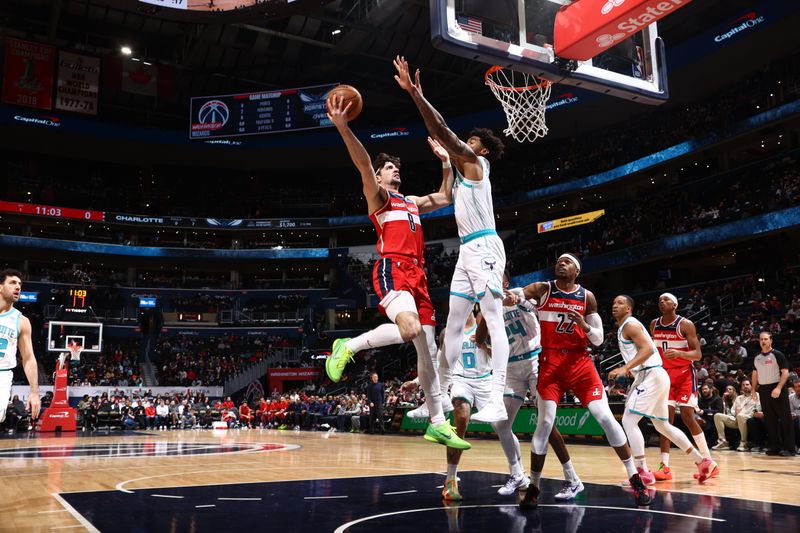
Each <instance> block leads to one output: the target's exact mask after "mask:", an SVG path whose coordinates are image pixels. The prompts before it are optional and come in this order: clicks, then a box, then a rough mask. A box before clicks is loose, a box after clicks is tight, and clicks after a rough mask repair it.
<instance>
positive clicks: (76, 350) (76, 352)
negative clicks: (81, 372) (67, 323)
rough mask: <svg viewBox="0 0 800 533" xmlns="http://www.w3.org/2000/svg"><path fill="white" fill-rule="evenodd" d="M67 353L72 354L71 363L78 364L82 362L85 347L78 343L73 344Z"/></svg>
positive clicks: (68, 347)
mask: <svg viewBox="0 0 800 533" xmlns="http://www.w3.org/2000/svg"><path fill="white" fill-rule="evenodd" d="M67 351H69V354H70V357H69V360H70V361H76V362H78V363H79V362H80V361H81V352H82V351H83V346H81V345H80V344H78V343H77V342H71V343H69V344H68V345H67Z"/></svg>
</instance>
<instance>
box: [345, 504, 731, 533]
mask: <svg viewBox="0 0 800 533" xmlns="http://www.w3.org/2000/svg"><path fill="white" fill-rule="evenodd" d="M517 506H518V504H516V503H502V504H486V505H480V504H476V505H459V506H458V509H473V508H497V507H517ZM539 507H568V508H572V507H582V508H584V509H610V510H615V511H633V512H640V513H656V514H665V515H672V516H681V517H687V518H696V519H699V520H707V521H709V522H727V520H724V519H722V518H709V517H705V516H697V515H690V514H684V513H675V512H672V511H660V510H652V509H643V508H639V507H614V506H610V505H579V504H575V503H568V504H561V503H559V504H554V503H545V504H539ZM447 509H448V508H447V507H445V506H441V507H427V508H422V509H407V510H404V511H394V512H391V513H382V514H377V515H372V516H366V517H363V518H359V519H357V520H351V521H350V522H346V523H344V524H342V525H341V526H339V527H337V528H336V529H335V530H334V531H333V533H344V532H345V531H347V530H348V529H349V528H350V527H352V526H354V525H356V524H360V523H362V522H367V521H369V520H373V519H376V518H384V517H387V516H397V515H402V514H410V513H424V512H428V511H447Z"/></svg>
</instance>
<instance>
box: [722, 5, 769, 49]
mask: <svg viewBox="0 0 800 533" xmlns="http://www.w3.org/2000/svg"><path fill="white" fill-rule="evenodd" d="M762 22H764V16H763V15H756V12H755V11H751V12H750V13H747V14H746V15H744V16H743V17H739V18H738V19H736V20H734V21H733V22H732V23H731V24H732V25H733V27H732V28H731V29H730V30H728V31H726V32H725V33H722V34H720V35H717V36H716V37H714V41H715V42H718V43H721V42H722V41H725V40H727V39H730V38H731V37H733V36H734V35H736V34H737V33H739V32H742V31H745V30H749V29H750V28H754V27H755V26H758V25H759V24H761V23H762Z"/></svg>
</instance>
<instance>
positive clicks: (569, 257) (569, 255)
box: [558, 254, 581, 272]
mask: <svg viewBox="0 0 800 533" xmlns="http://www.w3.org/2000/svg"><path fill="white" fill-rule="evenodd" d="M564 258H567V259H569V260H570V261H572V262H573V263H575V266H576V267H578V272H580V271H581V262H580V261H578V258H577V257H575V256H574V255H572V254H561V255H559V256H558V260H559V261H560V260H561V259H564Z"/></svg>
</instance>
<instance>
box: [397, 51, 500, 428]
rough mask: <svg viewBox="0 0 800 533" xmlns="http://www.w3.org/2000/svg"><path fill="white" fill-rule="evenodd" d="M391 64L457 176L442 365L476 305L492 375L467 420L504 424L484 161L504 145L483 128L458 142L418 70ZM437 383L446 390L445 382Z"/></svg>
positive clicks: (451, 358)
mask: <svg viewBox="0 0 800 533" xmlns="http://www.w3.org/2000/svg"><path fill="white" fill-rule="evenodd" d="M394 66H395V68H396V69H397V75H396V76H395V80H396V81H397V83H398V85H400V87H401V88H403V89H404V90H406V91H407V92H408V93H409V94H410V95H411V98H412V99H413V100H414V103H415V104H416V106H417V109H419V111H420V113H421V114H422V118H423V120H424V121H425V126H426V127H427V128H428V132H429V133H430V136H431V137H432V138H433V139H435V140H436V141H438V142H439V144H441V145H442V146H443V147H444V148H445V149H446V150H447V152H448V153H449V154H450V160H451V163H452V164H453V166H454V168H455V173H456V180H455V181H454V183H453V194H452V195H453V204H454V208H455V217H456V225H457V226H458V236H459V240H460V241H461V247H460V248H459V252H458V261H457V263H456V268H455V272H454V273H453V280H452V281H451V283H450V302H449V307H450V311H449V313H448V315H447V329H446V333H445V345H446V346H447V347H448V348H447V350H446V351H445V357H446V359H447V364H448V366H452V365H454V364H455V363H456V361H457V360H458V358H459V357H460V355H461V354H460V351H459V350H458V344H459V343H460V342H461V338H462V337H463V336H464V322H465V321H466V318H467V315H468V314H469V313H470V311H471V309H472V306H473V304H474V303H476V302H478V303H480V304H481V313H482V315H483V319H484V320H485V321H486V325H487V327H488V329H489V335H490V336H491V337H492V338H493V339H495V343H494V346H493V348H492V352H493V353H492V363H493V366H494V373H493V374H492V397H491V400H490V401H489V403H488V404H487V405H486V406H485V407H484V408H483V409H481V410H480V411H478V412H477V413H475V415H474V416H473V417H472V418H473V419H474V420H476V421H479V422H489V423H491V422H499V421H501V420H506V419H507V418H508V415H507V414H506V409H505V405H504V404H503V394H504V392H505V387H506V366H507V365H508V339H507V338H506V336H505V325H504V324H503V303H502V299H503V289H502V283H503V279H502V278H503V270H505V264H506V253H505V248H504V247H503V241H502V240H501V239H500V237H499V236H498V235H497V231H496V230H495V221H494V206H493V205H492V186H491V183H490V182H489V161H488V159H492V160H495V159H498V158H499V157H500V156H502V153H503V143H502V141H501V140H500V139H498V138H497V137H495V136H494V134H493V133H492V131H491V130H489V129H483V128H481V129H475V130H473V131H472V132H470V135H469V138H468V139H467V142H463V141H461V140H460V139H459V138H458V137H457V136H456V134H455V133H453V132H452V131H451V130H450V129H449V128H448V127H447V124H446V123H445V121H444V118H442V115H440V114H439V112H438V111H436V109H434V107H433V106H432V105H431V104H430V103H429V102H428V101H427V100H426V99H425V97H424V96H423V95H422V91H421V90H420V89H419V85H420V83H419V81H420V79H419V70H417V72H416V75H415V81H412V80H411V77H410V75H409V71H408V62H407V61H406V60H405V58H403V57H400V56H397V57H396V58H395V60H394ZM441 385H442V390H445V389H446V387H447V384H446V383H442V384H441Z"/></svg>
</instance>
